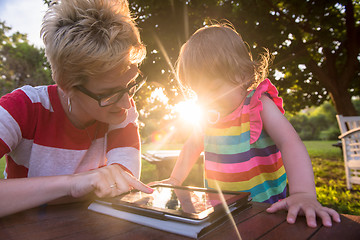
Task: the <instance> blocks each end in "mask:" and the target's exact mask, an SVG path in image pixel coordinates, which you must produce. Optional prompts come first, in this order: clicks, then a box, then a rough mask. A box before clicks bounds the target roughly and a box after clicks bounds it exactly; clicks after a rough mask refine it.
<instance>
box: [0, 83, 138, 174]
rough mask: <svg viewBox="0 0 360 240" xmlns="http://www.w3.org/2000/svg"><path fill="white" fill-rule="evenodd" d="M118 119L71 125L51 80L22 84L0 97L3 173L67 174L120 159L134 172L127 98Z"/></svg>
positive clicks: (134, 141)
mask: <svg viewBox="0 0 360 240" xmlns="http://www.w3.org/2000/svg"><path fill="white" fill-rule="evenodd" d="M131 103H132V107H131V108H130V109H129V110H128V115H127V118H126V119H125V120H124V121H123V122H122V123H120V124H118V125H108V124H106V123H101V122H95V123H94V124H93V125H91V126H89V127H88V128H86V129H78V128H76V127H75V126H74V125H73V124H72V123H71V122H70V120H69V119H68V118H67V116H66V114H65V112H64V110H63V108H62V105H61V102H60V99H59V95H58V92H57V85H51V86H39V87H31V86H24V87H22V88H19V89H16V90H14V91H13V92H12V93H9V94H7V95H5V96H3V97H2V98H1V99H0V157H2V156H3V155H5V154H6V162H7V166H6V170H5V173H4V174H5V176H6V177H7V178H20V177H34V176H53V175H64V174H73V173H77V172H84V171H88V170H91V169H95V168H99V167H101V166H104V165H110V164H114V163H117V164H120V165H122V166H123V167H125V169H127V170H129V171H130V172H131V173H132V174H133V175H134V176H135V177H137V178H139V177H140V163H141V161H140V136H139V131H138V125H137V118H138V113H137V111H136V108H135V104H134V102H133V100H132V101H131Z"/></svg>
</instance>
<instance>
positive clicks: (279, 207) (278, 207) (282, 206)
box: [266, 200, 287, 213]
mask: <svg viewBox="0 0 360 240" xmlns="http://www.w3.org/2000/svg"><path fill="white" fill-rule="evenodd" d="M282 209H284V210H287V203H286V200H281V201H279V202H276V203H273V204H272V205H271V206H270V207H269V208H267V209H266V211H267V212H269V213H274V212H277V211H279V210H282Z"/></svg>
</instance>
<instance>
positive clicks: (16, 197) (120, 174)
mask: <svg viewBox="0 0 360 240" xmlns="http://www.w3.org/2000/svg"><path fill="white" fill-rule="evenodd" d="M112 185H113V186H112ZM130 187H133V188H136V189H139V190H141V191H143V192H147V193H150V192H152V189H151V188H149V187H147V186H146V185H145V184H143V183H142V182H140V181H138V180H137V179H136V178H135V177H133V176H132V175H130V174H129V173H127V172H125V171H124V170H122V168H121V167H120V166H117V165H111V166H107V167H103V168H99V169H96V170H92V171H88V172H83V173H79V174H74V175H63V176H50V177H32V178H17V179H2V180H0V217H1V216H5V215H9V214H12V213H16V212H19V211H22V210H25V209H29V208H32V207H36V206H39V205H41V204H44V203H48V202H50V201H52V200H55V199H58V198H61V197H66V196H70V197H74V198H80V197H83V196H86V195H87V194H89V193H92V192H93V193H95V194H96V195H97V196H98V197H114V196H117V195H119V194H121V193H123V192H126V191H128V190H129V188H130Z"/></svg>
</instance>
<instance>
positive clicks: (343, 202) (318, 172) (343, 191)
mask: <svg viewBox="0 0 360 240" xmlns="http://www.w3.org/2000/svg"><path fill="white" fill-rule="evenodd" d="M304 143H305V145H306V147H307V149H308V152H309V155H310V157H311V161H312V164H313V169H314V176H315V184H316V191H317V195H318V199H319V201H320V202H321V203H322V204H323V205H325V206H328V207H331V208H334V209H336V210H337V211H338V212H340V213H347V214H353V215H360V185H359V186H355V187H354V190H352V191H349V190H347V188H346V183H345V170H344V165H343V160H342V153H341V150H340V149H339V148H336V147H333V146H331V145H332V144H333V143H335V141H305V142H304ZM180 148H181V145H177V144H173V145H166V146H163V147H161V148H160V149H167V150H171V149H180ZM150 149H151V150H153V149H159V148H158V147H157V146H156V145H151V144H145V145H143V147H142V151H143V152H146V151H147V150H150ZM4 165H5V163H4V158H2V159H1V160H0V172H1V176H2V177H3V174H2V173H3V170H4ZM198 171H199V170H198V168H194V169H193V170H192V172H191V173H190V175H189V177H188V179H187V180H186V182H185V184H187V183H191V182H192V180H191V179H194V178H199V172H198ZM141 172H142V175H141V180H142V181H143V182H145V183H148V182H151V181H154V180H158V179H157V175H156V167H155V165H152V164H150V163H148V162H146V161H144V160H143V161H142V171H141ZM169 174H170V171H169Z"/></svg>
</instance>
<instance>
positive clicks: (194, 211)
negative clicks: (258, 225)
mask: <svg viewBox="0 0 360 240" xmlns="http://www.w3.org/2000/svg"><path fill="white" fill-rule="evenodd" d="M152 188H153V189H154V192H153V193H151V194H147V193H143V192H140V191H137V190H136V191H130V192H127V193H124V194H122V195H120V196H118V197H115V198H111V199H107V200H106V202H108V203H109V202H110V203H111V205H112V207H113V208H115V209H119V210H123V211H127V212H131V213H136V214H140V215H144V216H148V217H152V218H157V219H162V220H174V221H181V222H186V223H195V224H196V223H202V222H204V221H211V220H214V219H219V218H220V217H223V216H225V215H226V214H227V213H228V212H229V211H230V212H231V211H233V210H236V209H238V208H241V207H242V206H244V205H246V204H247V203H248V202H249V201H250V200H251V198H250V193H247V192H230V191H223V192H222V194H220V193H218V192H217V191H216V190H212V189H205V188H194V187H180V186H171V185H162V184H161V185H155V186H152ZM222 199H223V200H225V202H226V206H227V207H225V206H224V203H223V202H222Z"/></svg>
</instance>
